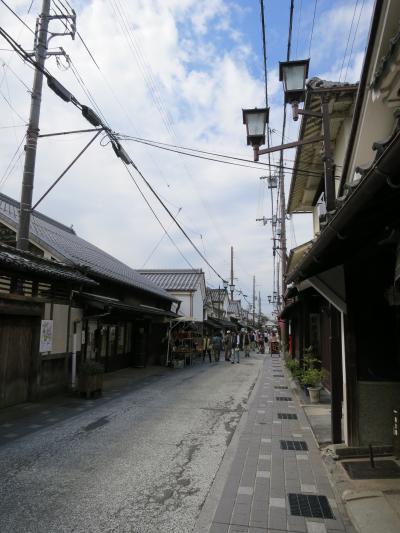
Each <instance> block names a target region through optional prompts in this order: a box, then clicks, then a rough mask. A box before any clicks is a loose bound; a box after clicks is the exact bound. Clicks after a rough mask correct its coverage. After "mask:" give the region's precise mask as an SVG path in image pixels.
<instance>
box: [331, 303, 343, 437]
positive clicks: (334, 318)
mask: <svg viewBox="0 0 400 533" xmlns="http://www.w3.org/2000/svg"><path fill="white" fill-rule="evenodd" d="M329 311H330V335H329V337H330V338H329V351H330V354H329V355H330V371H331V434H332V443H333V444H340V443H341V442H342V440H343V439H342V400H343V379H342V354H341V328H340V313H339V311H338V310H337V309H336V308H335V307H333V305H332V304H331V305H330V309H329Z"/></svg>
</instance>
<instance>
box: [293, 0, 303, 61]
mask: <svg viewBox="0 0 400 533" xmlns="http://www.w3.org/2000/svg"><path fill="white" fill-rule="evenodd" d="M302 9H303V0H300V7H299V16H298V17H297V20H298V22H297V35H296V50H295V53H294V55H295V56H296V57H297V50H298V47H299V36H300V29H301V12H302Z"/></svg>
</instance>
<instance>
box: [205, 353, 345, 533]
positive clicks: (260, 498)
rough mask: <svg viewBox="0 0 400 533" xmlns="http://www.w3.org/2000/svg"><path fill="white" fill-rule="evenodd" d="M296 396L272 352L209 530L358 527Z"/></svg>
mask: <svg viewBox="0 0 400 533" xmlns="http://www.w3.org/2000/svg"><path fill="white" fill-rule="evenodd" d="M291 396H292V392H291V391H290V389H289V385H288V382H287V379H286V378H285V377H284V372H283V361H282V360H281V359H280V358H279V357H275V356H273V357H272V358H271V356H269V355H267V356H266V359H265V363H264V367H263V370H262V373H261V374H260V377H259V379H258V382H257V385H256V388H255V390H254V392H253V395H252V397H251V400H250V404H249V408H248V415H247V420H246V422H245V425H244V427H242V428H241V430H240V435H239V439H238V442H237V448H236V452H235V455H234V459H233V461H232V464H231V467H230V470H229V473H228V476H227V479H226V483H225V486H224V488H223V490H222V492H220V493H219V495H220V499H219V503H218V506H217V509H216V511H215V514H214V516H213V519H212V524H211V527H210V528H209V533H266V532H267V533H282V532H291V533H297V532H307V533H333V532H341V531H346V532H349V533H350V532H351V533H353V532H354V528H353V527H352V525H351V523H350V521H349V519H348V518H347V516H346V515H345V512H344V509H343V505H342V503H341V502H339V501H338V500H337V499H336V497H335V494H334V492H333V489H332V486H331V483H330V481H329V478H328V475H327V471H326V469H325V466H324V463H323V461H322V458H321V454H320V451H319V449H318V447H317V444H316V441H315V439H314V436H313V433H312V431H311V428H310V424H309V422H308V420H307V417H306V416H305V414H304V412H303V410H302V408H301V407H300V405H299V403H298V402H297V400H296V399H295V398H292V397H291ZM288 416H289V417H290V418H289V419H287V417H288ZM282 441H291V442H286V443H283V442H282ZM285 446H286V447H288V448H292V447H295V448H299V449H298V450H297V449H282V447H283V448H284V447H285ZM291 507H292V509H291ZM330 512H331V513H332V514H331V515H330ZM329 516H331V517H329Z"/></svg>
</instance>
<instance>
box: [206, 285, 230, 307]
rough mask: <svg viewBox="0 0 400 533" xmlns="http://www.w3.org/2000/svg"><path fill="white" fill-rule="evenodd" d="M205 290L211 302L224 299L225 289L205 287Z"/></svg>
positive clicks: (221, 301)
mask: <svg viewBox="0 0 400 533" xmlns="http://www.w3.org/2000/svg"><path fill="white" fill-rule="evenodd" d="M207 292H208V293H209V295H210V298H211V301H212V302H217V303H218V302H220V303H223V301H224V299H225V294H226V290H225V289H210V288H207Z"/></svg>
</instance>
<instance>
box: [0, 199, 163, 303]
mask: <svg viewBox="0 0 400 533" xmlns="http://www.w3.org/2000/svg"><path fill="white" fill-rule="evenodd" d="M0 220H2V221H4V222H5V223H6V224H9V225H10V226H11V227H13V228H14V229H16V228H17V226H18V222H19V202H17V201H16V200H14V199H12V198H10V197H9V196H6V195H5V194H1V193H0ZM30 240H31V241H32V242H34V243H37V244H38V245H39V246H41V247H43V248H44V249H45V250H48V251H49V252H50V253H51V254H52V255H53V256H54V257H55V258H57V259H59V260H60V261H63V262H66V263H69V264H71V265H74V266H75V267H77V268H78V269H84V271H85V272H87V273H89V274H92V275H94V276H99V277H101V278H105V279H108V280H110V281H114V282H118V283H122V284H124V285H129V286H131V287H134V288H136V289H140V290H143V291H147V292H150V293H153V294H156V295H157V296H160V297H162V298H165V299H168V300H173V298H171V295H170V294H168V293H167V292H166V291H164V290H163V289H161V288H160V287H159V286H157V285H155V284H154V283H152V282H151V281H150V280H148V279H146V278H145V277H143V276H141V275H140V274H138V273H137V272H136V271H135V270H133V269H132V268H130V267H129V266H127V265H125V264H124V263H122V262H121V261H118V259H115V257H113V256H112V255H110V254H108V253H107V252H104V251H103V250H101V249H100V248H97V246H94V245H93V244H91V243H90V242H88V241H85V240H84V239H81V237H78V235H77V234H76V233H75V231H74V230H73V229H71V228H68V227H67V226H64V225H63V224H61V223H59V222H57V221H56V220H53V219H51V218H49V217H47V216H45V215H42V214H41V213H38V212H37V211H34V212H33V213H32V218H31V226H30Z"/></svg>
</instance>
